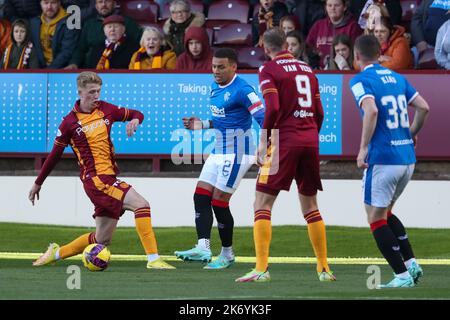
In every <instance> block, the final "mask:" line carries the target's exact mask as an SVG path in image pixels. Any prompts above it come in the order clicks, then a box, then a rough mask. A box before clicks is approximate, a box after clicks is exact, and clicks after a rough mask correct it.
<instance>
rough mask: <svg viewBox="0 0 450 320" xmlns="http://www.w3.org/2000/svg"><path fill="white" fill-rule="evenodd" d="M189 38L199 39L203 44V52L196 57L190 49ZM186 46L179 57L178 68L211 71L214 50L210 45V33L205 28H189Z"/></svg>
mask: <svg viewBox="0 0 450 320" xmlns="http://www.w3.org/2000/svg"><path fill="white" fill-rule="evenodd" d="M189 40H198V41H199V42H201V44H202V52H201V53H200V54H199V55H198V56H196V57H194V56H193V55H192V53H191V52H190V51H189V47H188V42H189ZM184 48H185V51H184V52H183V53H182V54H181V55H180V56H179V57H178V59H177V67H176V69H178V70H202V71H211V68H212V57H213V52H212V50H211V47H210V46H209V38H208V34H207V33H206V30H205V29H204V28H200V27H190V28H188V29H187V31H186V34H185V36H184Z"/></svg>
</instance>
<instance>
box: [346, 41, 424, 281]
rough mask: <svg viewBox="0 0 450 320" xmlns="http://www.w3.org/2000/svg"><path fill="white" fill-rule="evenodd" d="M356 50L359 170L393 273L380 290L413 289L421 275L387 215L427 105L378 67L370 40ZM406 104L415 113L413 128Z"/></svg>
mask: <svg viewBox="0 0 450 320" xmlns="http://www.w3.org/2000/svg"><path fill="white" fill-rule="evenodd" d="M354 51H355V59H356V62H357V63H358V65H359V67H360V68H361V70H362V72H360V73H359V74H357V75H356V76H355V77H354V78H353V79H352V80H351V81H350V88H351V91H352V93H353V95H354V97H355V100H356V103H357V105H358V107H359V110H360V112H361V115H362V119H363V125H362V135H361V144H360V149H359V153H358V157H357V165H358V167H359V168H364V169H365V171H364V177H363V197H364V204H365V209H366V212H367V217H368V222H369V224H370V229H371V230H372V234H373V237H374V238H375V241H376V243H377V246H378V248H379V250H380V251H381V253H382V254H383V256H384V257H385V259H386V260H387V262H388V263H389V265H390V266H391V268H392V269H393V270H394V273H395V277H394V279H393V280H392V281H390V282H389V283H387V284H385V285H380V286H379V288H399V287H414V285H415V283H417V281H418V279H419V278H420V277H421V276H422V275H423V270H422V268H421V267H420V266H419V264H418V263H417V261H416V259H415V256H414V253H413V250H412V247H411V244H410V242H409V240H408V236H407V234H406V231H405V228H404V226H403V224H402V222H401V221H400V220H399V219H398V218H397V217H396V216H395V215H393V214H392V211H391V210H392V207H393V206H394V203H395V201H396V200H397V199H398V198H399V196H400V195H401V193H402V192H403V190H404V189H405V187H406V185H407V184H408V182H409V180H410V179H411V176H412V174H413V171H414V165H415V162H416V156H415V150H414V147H415V141H416V137H417V134H418V133H419V131H420V130H421V128H422V126H423V124H424V122H425V119H426V117H427V114H428V112H429V106H428V104H427V102H426V101H425V100H424V99H423V98H422V97H421V96H420V95H419V93H418V92H417V91H416V89H414V88H413V87H412V86H411V85H410V84H409V83H408V81H407V80H406V79H405V77H403V76H401V75H400V74H398V73H395V72H393V71H392V70H389V69H387V68H385V67H383V66H381V65H380V64H378V57H379V52H380V45H379V43H378V40H377V39H376V38H375V37H374V36H372V35H365V36H361V37H359V38H358V39H357V40H356V42H355V47H354ZM408 105H411V106H412V107H414V108H415V115H414V120H413V122H412V123H411V125H410V123H409V117H408V110H407V109H408Z"/></svg>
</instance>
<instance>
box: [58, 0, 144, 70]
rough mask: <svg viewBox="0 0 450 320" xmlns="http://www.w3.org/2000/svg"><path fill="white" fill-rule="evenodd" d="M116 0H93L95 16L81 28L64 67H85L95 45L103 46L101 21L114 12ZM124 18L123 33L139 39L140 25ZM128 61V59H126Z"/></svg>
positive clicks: (136, 40)
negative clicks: (70, 55)
mask: <svg viewBox="0 0 450 320" xmlns="http://www.w3.org/2000/svg"><path fill="white" fill-rule="evenodd" d="M115 8H116V1H114V0H95V9H96V17H94V18H91V19H88V20H87V21H86V23H85V24H84V25H83V28H82V29H81V36H80V40H79V41H78V45H77V46H76V48H74V50H75V51H74V53H73V56H72V59H71V60H70V64H69V65H68V66H67V68H66V69H77V68H86V67H87V64H86V63H87V57H88V55H89V54H90V52H91V51H92V48H94V47H95V46H102V45H103V46H104V43H105V40H106V37H105V33H104V31H103V21H104V19H106V18H107V17H109V16H111V15H112V14H117V13H116V12H115ZM123 18H124V20H125V34H126V35H127V37H128V38H130V39H132V40H133V41H134V42H136V43H139V41H140V40H141V35H142V30H141V27H140V26H139V25H138V24H137V23H136V22H135V21H134V20H133V19H131V18H128V17H123ZM128 62H129V61H128Z"/></svg>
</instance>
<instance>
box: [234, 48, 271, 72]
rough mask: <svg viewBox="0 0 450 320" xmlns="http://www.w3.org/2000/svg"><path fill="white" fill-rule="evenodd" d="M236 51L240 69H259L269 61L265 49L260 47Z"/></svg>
mask: <svg viewBox="0 0 450 320" xmlns="http://www.w3.org/2000/svg"><path fill="white" fill-rule="evenodd" d="M236 51H237V54H238V68H239V69H257V68H259V67H260V66H262V65H263V64H264V62H266V61H267V59H266V55H265V53H264V49H262V48H260V47H242V48H238V49H237V50H236Z"/></svg>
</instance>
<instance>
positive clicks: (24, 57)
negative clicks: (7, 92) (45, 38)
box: [3, 42, 33, 69]
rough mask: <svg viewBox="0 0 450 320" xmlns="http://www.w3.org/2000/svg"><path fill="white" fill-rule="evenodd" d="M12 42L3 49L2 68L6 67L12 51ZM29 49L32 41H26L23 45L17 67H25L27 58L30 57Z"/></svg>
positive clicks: (31, 47)
mask: <svg viewBox="0 0 450 320" xmlns="http://www.w3.org/2000/svg"><path fill="white" fill-rule="evenodd" d="M12 48H13V44H12V43H11V44H10V45H9V46H8V47H7V48H6V50H5V55H4V58H3V68H4V69H8V67H9V58H10V55H11V52H12ZM31 49H33V43H31V42H28V44H27V45H26V46H24V47H23V49H22V52H21V54H20V59H19V63H18V64H17V69H25V68H26V67H27V65H28V59H29V58H30V54H31Z"/></svg>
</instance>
